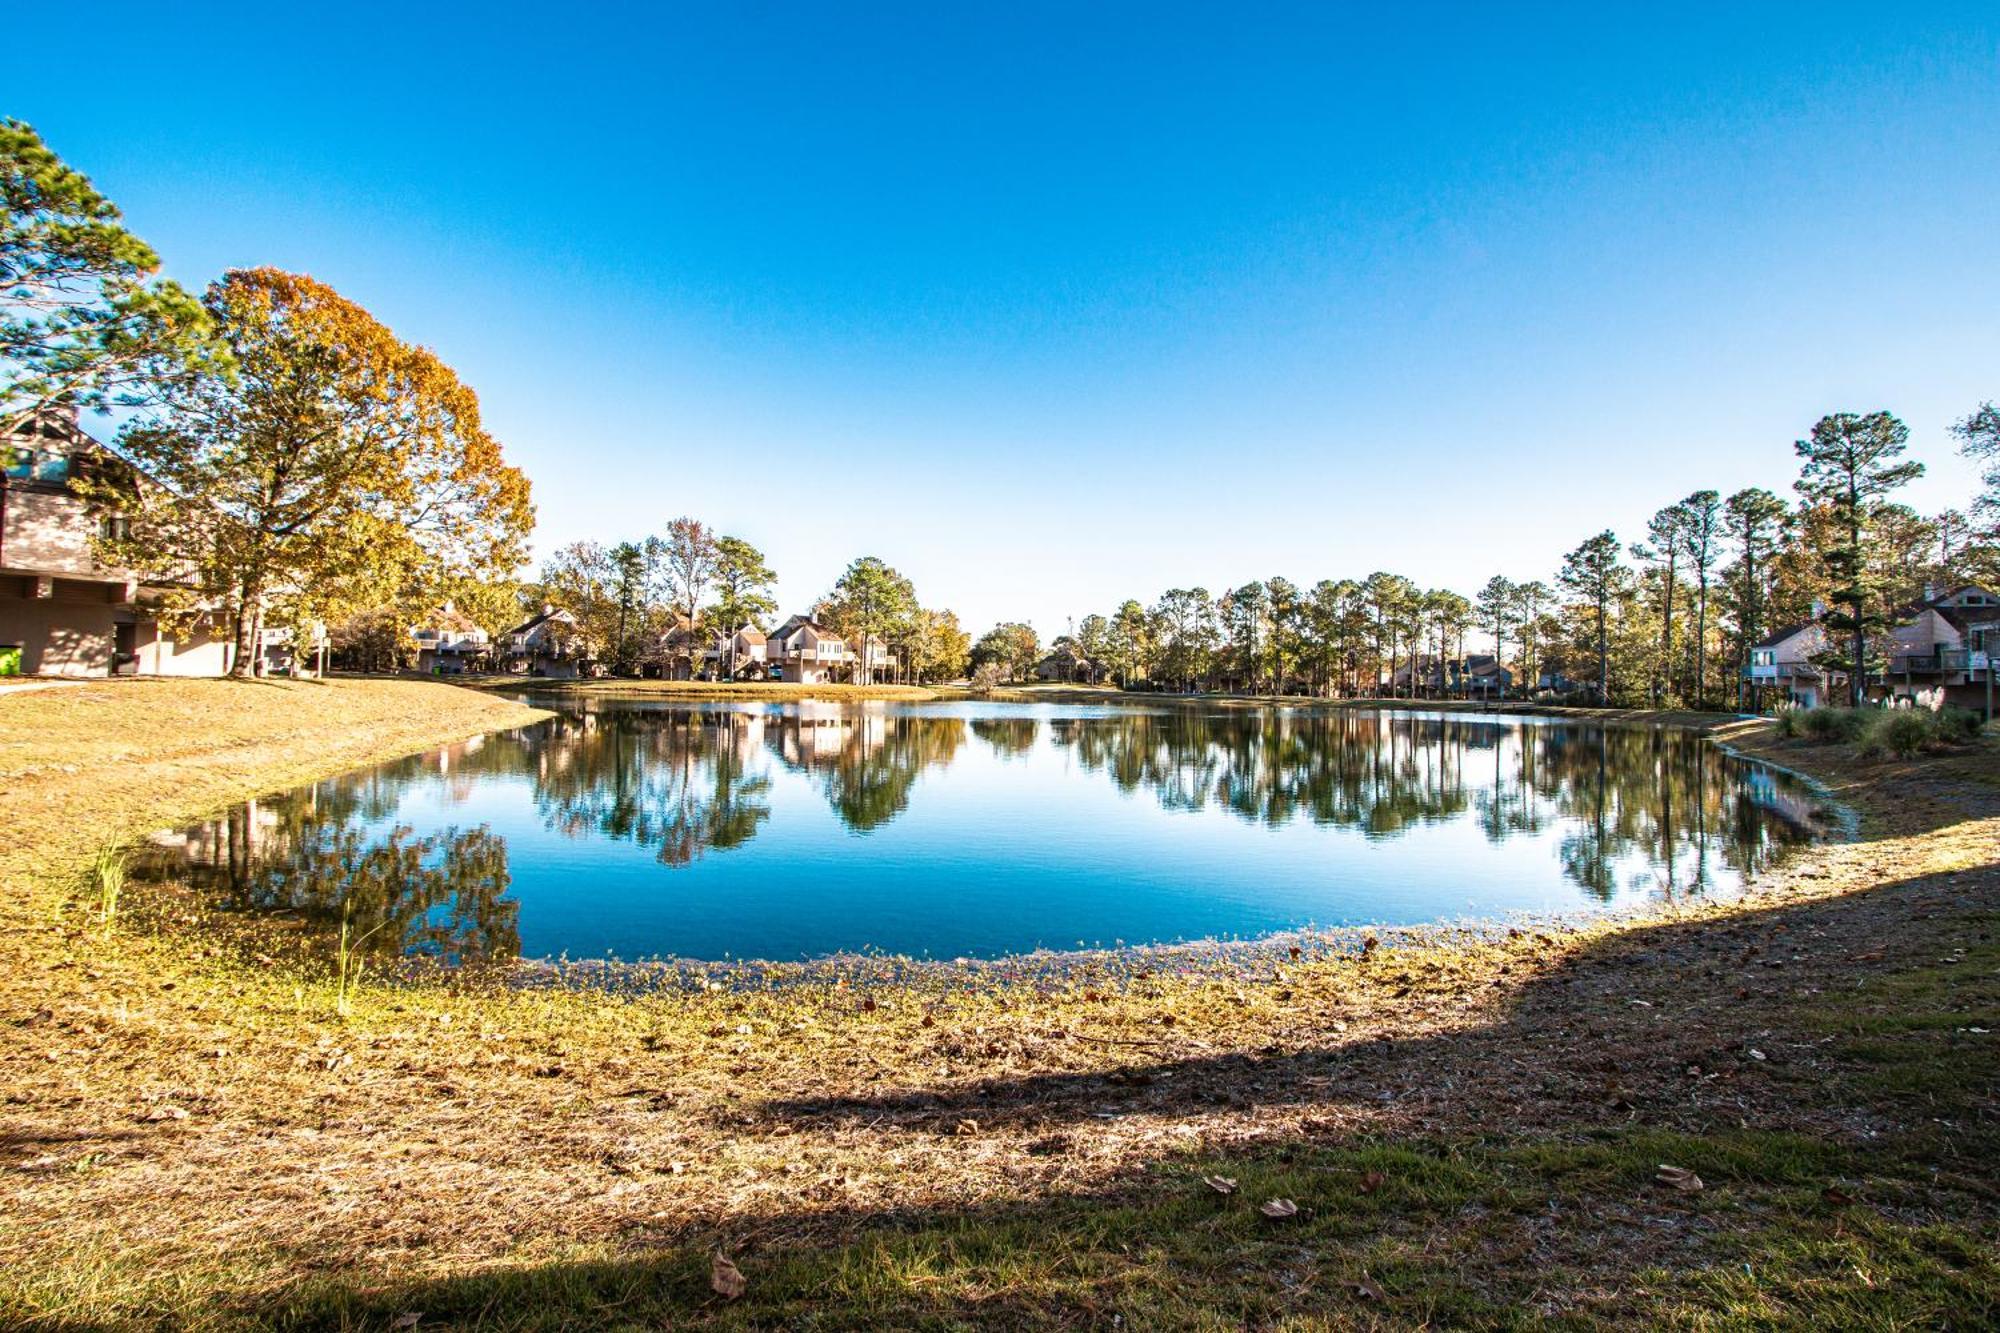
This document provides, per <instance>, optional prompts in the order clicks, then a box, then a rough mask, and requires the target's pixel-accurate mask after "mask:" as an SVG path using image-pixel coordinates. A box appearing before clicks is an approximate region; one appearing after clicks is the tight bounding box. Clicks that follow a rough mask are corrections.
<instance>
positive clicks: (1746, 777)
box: [1739, 764, 1825, 828]
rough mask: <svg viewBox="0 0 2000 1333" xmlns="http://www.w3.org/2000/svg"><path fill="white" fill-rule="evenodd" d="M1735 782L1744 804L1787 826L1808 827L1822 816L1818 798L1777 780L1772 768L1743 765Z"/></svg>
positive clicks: (1795, 784)
mask: <svg viewBox="0 0 2000 1333" xmlns="http://www.w3.org/2000/svg"><path fill="white" fill-rule="evenodd" d="M1739 781H1740V782H1741V783H1742V791H1743V799H1744V800H1745V801H1747V802H1749V803H1750V804H1752V805H1754V806H1756V807H1757V808H1758V809H1760V810H1769V811H1770V812H1771V813H1772V814H1775V815H1777V816H1778V817H1779V818H1780V819H1783V820H1785V821H1786V822H1787V823H1790V824H1796V825H1798V826H1800V827H1801V828H1806V827H1810V826H1812V825H1813V824H1816V823H1818V822H1819V821H1820V819H1821V817H1822V815H1823V813H1824V810H1825V807H1824V805H1823V803H1822V802H1821V801H1820V799H1819V797H1817V796H1815V795H1813V794H1812V792H1811V791H1809V790H1808V789H1807V788H1806V787H1805V786H1804V785H1803V784H1801V783H1799V782H1797V781H1795V780H1791V779H1786V778H1781V776H1780V775H1779V774H1778V772H1777V771H1776V770H1774V769H1769V768H1764V767H1762V766H1761V765H1751V764H1745V765H1743V767H1742V771H1741V774H1740V775H1739Z"/></svg>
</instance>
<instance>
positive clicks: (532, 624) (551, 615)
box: [507, 607, 576, 635]
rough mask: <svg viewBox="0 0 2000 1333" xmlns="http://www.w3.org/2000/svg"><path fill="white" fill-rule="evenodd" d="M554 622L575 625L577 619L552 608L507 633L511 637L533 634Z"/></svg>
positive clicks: (565, 612)
mask: <svg viewBox="0 0 2000 1333" xmlns="http://www.w3.org/2000/svg"><path fill="white" fill-rule="evenodd" d="M552 620H556V621H561V622H562V623H563V624H565V625H574V624H575V623H576V617H575V616H573V615H571V614H570V613H569V612H567V611H563V610H560V609H558V608H556V607H550V608H549V609H548V610H546V611H544V612H542V613H541V614H540V615H538V616H534V617H532V618H530V619H528V620H524V621H522V622H521V623H520V624H518V625H516V626H514V628H512V629H510V630H508V631H507V633H508V634H510V635H513V634H532V633H534V632H535V631H536V630H537V629H540V628H541V627H542V626H543V625H546V624H548V623H549V622H550V621H552Z"/></svg>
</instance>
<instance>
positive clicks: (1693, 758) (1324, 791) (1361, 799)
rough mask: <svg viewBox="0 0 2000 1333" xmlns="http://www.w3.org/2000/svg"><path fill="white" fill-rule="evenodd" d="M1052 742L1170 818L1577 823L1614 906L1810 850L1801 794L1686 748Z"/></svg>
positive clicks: (1378, 723)
mask: <svg viewBox="0 0 2000 1333" xmlns="http://www.w3.org/2000/svg"><path fill="white" fill-rule="evenodd" d="M1052 730H1053V733H1054V736H1055V738H1056V741H1057V743H1058V744H1061V745H1065V746H1067V747H1069V748H1070V750H1071V751H1072V752H1073V753H1074V754H1075V755H1076V756H1077V758H1078V760H1079V762H1081V763H1082V764H1083V766H1084V767H1085V768H1088V769H1091V770H1093V771H1102V772H1104V773H1105V774H1107V775H1108V776H1109V777H1110V778H1111V780H1112V781H1113V782H1115V783H1116V784H1117V785H1118V786H1119V787H1120V788H1121V789H1122V790H1126V791H1136V790H1138V789H1140V788H1146V789H1148V790H1150V791H1151V792H1152V793H1153V794H1154V795H1155V797H1156V798H1157V799H1158V800H1159V802H1160V803H1161V805H1162V806H1164V807H1166V808H1167V809H1170V810H1199V809H1205V808H1210V807H1220V808H1222V809H1225V810H1228V811H1230V812H1231V813H1233V814H1235V815H1237V816H1239V817H1241V818H1244V819H1248V820H1254V821H1257V822H1259V823H1264V824H1280V823H1284V822H1287V821H1289V820H1292V819H1295V818H1300V817H1303V818H1307V819H1310V820H1312V821H1314V822H1315V823H1319V824H1325V825H1330V826H1335V827H1341V828H1353V829H1358V830H1360V831H1362V832H1364V833H1366V834H1368V835H1369V836H1371V837H1393V836H1396V835H1399V834H1401V833H1403V832H1405V831H1407V830H1409V829H1410V828H1412V827H1414V826H1417V825H1422V824H1430V823H1436V822H1440V821H1449V820H1454V819H1457V818H1460V817H1462V816H1464V815H1465V814H1466V813H1467V812H1470V813H1471V814H1472V816H1473V818H1474V819H1475V820H1476V822H1477V825H1478V827H1479V828H1480V830H1481V831H1482V832H1483V833H1484V834H1485V836H1486V838H1487V839H1488V840H1489V841H1491V842H1494V843H1500V842H1505V841H1506V840H1508V839H1510V838H1513V837H1516V836H1522V835H1533V834H1539V833H1542V832H1544V831H1545V830H1547V829H1549V828H1550V827H1552V826H1555V825H1557V824H1558V823H1560V825H1561V827H1562V828H1563V830H1564V831H1563V836H1562V839H1561V843H1560V847H1559V850H1558V856H1559V859H1560V861H1561V864H1562V866H1563V870H1564V872H1565V873H1566V874H1567V875H1568V876H1569V877H1570V878H1571V879H1572V880H1574V881H1575V882H1576V883H1577V884H1578V885H1579V886H1581V887H1582V888H1584V889H1585V890H1586V891H1588V892H1590V893H1592V894H1594V895H1596V896H1598V897H1600V898H1605V899H1609V898H1610V897H1612V896H1613V895H1614V894H1615V893H1616V891H1617V889H1618V887H1619V884H1618V877H1619V875H1620V873H1621V869H1623V870H1624V871H1625V872H1627V873H1630V875H1631V887H1634V888H1651V889H1653V890H1655V891H1657V892H1660V893H1663V894H1668V895H1679V894H1683V893H1700V892H1703V891H1704V890H1705V889H1706V888H1707V887H1708V885H1709V882H1710V880H1711V878H1712V876H1713V874H1714V872H1715V868H1716V866H1717V865H1718V864H1720V865H1722V866H1726V867H1729V868H1730V869H1732V870H1734V871H1736V872H1738V873H1740V874H1746V875H1747V874H1754V873H1755V872H1756V871H1759V870H1762V869H1764V868H1765V867H1767V866H1768V865H1769V864H1770V862H1771V860H1772V859H1773V857H1774V856H1775V855H1776V854H1777V852H1778V851H1779V849H1780V848H1782V847H1784V846H1786V845H1788V844H1791V843H1794V842H1797V841H1800V840H1801V839H1802V838H1803V837H1804V836H1806V834H1805V830H1804V829H1803V828H1802V827H1801V825H1800V823H1798V822H1796V821H1797V819H1798V817H1799V815H1801V814H1802V813H1803V811H1804V809H1805V807H1806V805H1807V802H1805V801H1804V800H1803V799H1802V798H1801V797H1799V796H1798V795H1797V794H1795V793H1787V792H1785V791H1784V788H1785V786H1786V785H1787V784H1786V783H1785V781H1784V780H1783V779H1778V778H1774V777H1772V776H1771V775H1769V774H1767V773H1764V772H1762V771H1758V770H1753V769H1752V768H1751V767H1750V766H1749V765H1747V764H1746V763H1744V761H1741V760H1738V759H1736V758H1734V757H1732V756H1730V755H1728V754H1726V753H1724V752H1723V751H1721V750H1720V749H1718V748H1717V747H1715V746H1713V745H1711V744H1709V743H1707V742H1706V741H1703V740H1702V739H1700V738H1699V737H1696V736H1693V735H1690V734H1687V733H1684V732H1674V731H1664V730H1656V729H1651V728H1630V729H1623V728H1604V727H1598V726H1591V725H1587V724H1552V725H1519V726H1509V725H1506V724H1498V725H1496V724H1494V723H1491V722H1477V721H1470V720H1466V719H1460V718H1454V717H1420V716H1411V715H1409V714H1400V713H1324V714H1313V713H1290V714H1278V715H1276V716H1271V715H1260V714H1256V713H1218V714H1201V713H1194V712H1188V713H1178V712H1176V713H1135V714H1131V715H1128V716H1122V717H1088V718H1069V719H1062V720H1059V721H1056V722H1055V723H1053V724H1052ZM1788 805H1789V806H1790V807H1792V808H1790V809H1785V807H1786V806H1788ZM1633 867H1642V868H1639V869H1633Z"/></svg>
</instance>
